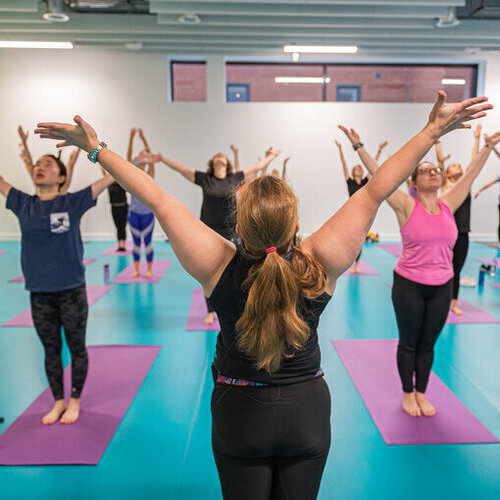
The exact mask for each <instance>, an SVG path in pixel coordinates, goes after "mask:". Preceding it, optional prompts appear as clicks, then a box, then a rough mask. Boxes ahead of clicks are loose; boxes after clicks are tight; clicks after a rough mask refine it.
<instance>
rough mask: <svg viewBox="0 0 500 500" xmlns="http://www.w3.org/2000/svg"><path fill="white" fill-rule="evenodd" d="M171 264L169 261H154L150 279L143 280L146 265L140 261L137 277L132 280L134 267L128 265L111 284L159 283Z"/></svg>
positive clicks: (132, 264) (143, 261)
mask: <svg viewBox="0 0 500 500" xmlns="http://www.w3.org/2000/svg"><path fill="white" fill-rule="evenodd" d="M170 264H172V261H171V260H155V261H153V269H152V272H153V275H152V276H151V278H145V277H144V274H146V270H147V264H146V261H145V260H141V262H140V264H139V273H140V274H139V276H138V277H137V278H132V273H133V272H134V271H135V265H134V263H133V262H132V263H131V264H129V265H128V266H127V267H126V268H125V269H124V270H123V271H122V272H121V273H120V274H119V275H118V276H117V277H116V278H115V279H114V280H113V281H112V283H159V282H160V281H161V279H162V278H163V275H164V274H165V273H166V272H167V269H168V268H169V267H170Z"/></svg>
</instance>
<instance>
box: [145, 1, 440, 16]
mask: <svg viewBox="0 0 500 500" xmlns="http://www.w3.org/2000/svg"><path fill="white" fill-rule="evenodd" d="M149 9H150V12H153V13H157V14H182V13H184V12H193V13H196V14H198V15H203V14H207V15H227V16H242V17H243V18H244V16H269V15H272V16H332V17H333V16H335V17H355V16H369V17H382V18H388V17H390V18H401V17H410V18H413V19H417V18H420V19H422V18H424V19H426V18H434V17H441V16H444V15H446V13H447V7H442V6H439V5H437V6H414V5H412V4H408V5H406V6H392V5H371V6H369V5H333V4H328V5H327V4H325V5H323V4H321V5H314V4H310V3H307V2H304V3H302V4H273V3H265V4H263V3H257V4H252V3H236V4H235V3H233V2H187V3H186V2H185V1H182V2H179V1H177V2H158V1H155V0H152V1H151V3H150V6H149Z"/></svg>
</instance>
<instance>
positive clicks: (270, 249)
mask: <svg viewBox="0 0 500 500" xmlns="http://www.w3.org/2000/svg"><path fill="white" fill-rule="evenodd" d="M277 251H278V250H277V249H276V247H269V248H268V249H267V250H266V255H267V254H268V253H271V252H277Z"/></svg>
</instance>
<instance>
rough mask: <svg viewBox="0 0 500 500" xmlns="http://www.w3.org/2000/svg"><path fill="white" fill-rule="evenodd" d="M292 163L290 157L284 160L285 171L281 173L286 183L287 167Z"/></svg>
mask: <svg viewBox="0 0 500 500" xmlns="http://www.w3.org/2000/svg"><path fill="white" fill-rule="evenodd" d="M289 161H290V157H289V156H287V157H286V158H285V159H284V160H283V170H282V171H281V178H282V179H283V180H284V181H286V166H287V164H288V162H289Z"/></svg>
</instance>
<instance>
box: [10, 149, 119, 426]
mask: <svg viewBox="0 0 500 500" xmlns="http://www.w3.org/2000/svg"><path fill="white" fill-rule="evenodd" d="M65 177H66V168H65V166H64V164H63V163H62V162H61V161H60V160H58V159H57V158H56V157H54V156H52V155H45V156H42V157H41V158H40V159H39V160H38V161H37V162H36V163H35V165H34V167H33V181H34V183H35V188H36V194H35V195H34V196H31V195H28V194H26V193H23V192H22V191H19V190H17V189H15V188H14V187H12V186H11V185H10V184H9V183H8V182H6V181H5V180H4V179H3V177H1V176H0V192H1V193H2V194H3V195H4V196H5V197H6V198H7V203H6V207H7V208H9V209H10V210H12V211H13V212H14V213H15V214H16V216H17V218H18V219H19V225H20V227H21V233H22V240H21V266H22V270H23V274H24V277H25V279H26V289H27V290H29V291H30V301H31V314H32V317H33V323H34V325H35V329H36V332H37V334H38V336H39V337H40V340H41V342H42V344H43V348H44V351H45V371H46V374H47V379H48V381H49V385H50V389H51V391H52V394H53V396H54V400H55V404H54V407H53V408H52V410H51V411H50V412H49V413H47V414H46V415H45V416H44V417H43V418H42V422H43V423H44V424H53V423H55V422H57V421H58V420H60V422H61V423H63V424H69V423H73V422H75V421H76V420H77V419H78V417H79V413H80V396H81V392H82V389H83V385H84V382H85V378H86V375H87V368H88V356H87V349H86V347H85V331H86V325H87V315H88V304H87V295H86V291H85V271H84V267H83V244H82V238H81V235H80V219H81V217H82V215H83V214H84V213H85V212H86V211H87V210H88V209H89V208H91V207H93V206H94V205H95V203H96V199H97V197H98V196H99V194H101V193H102V191H104V189H106V188H107V187H108V186H109V185H110V184H111V183H112V182H113V180H114V179H113V177H111V175H109V174H108V175H106V176H105V177H103V178H102V179H99V180H98V181H96V182H94V183H93V184H92V185H90V186H88V187H87V188H85V189H82V190H81V191H77V192H76V193H68V194H61V193H60V188H61V186H62V185H63V184H64V181H65ZM61 326H62V327H64V335H65V337H66V341H67V344H68V347H69V350H70V352H71V360H72V364H71V377H72V388H71V398H70V400H69V404H68V405H66V402H65V399H64V387H63V365H62V360H61V350H62V337H61Z"/></svg>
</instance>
